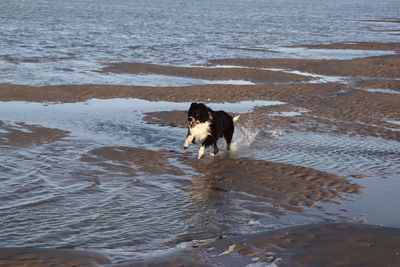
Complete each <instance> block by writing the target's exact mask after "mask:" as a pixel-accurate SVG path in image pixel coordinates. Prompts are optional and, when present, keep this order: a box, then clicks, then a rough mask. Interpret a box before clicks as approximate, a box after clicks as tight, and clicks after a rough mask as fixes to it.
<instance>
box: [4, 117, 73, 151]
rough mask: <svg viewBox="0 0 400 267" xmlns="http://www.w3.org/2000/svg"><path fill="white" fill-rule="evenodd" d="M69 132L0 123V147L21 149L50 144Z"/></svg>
mask: <svg viewBox="0 0 400 267" xmlns="http://www.w3.org/2000/svg"><path fill="white" fill-rule="evenodd" d="M68 134H69V132H67V131H63V130H60V129H51V128H45V127H42V126H39V125H29V124H25V123H22V122H19V123H16V124H13V125H11V124H8V123H4V122H2V121H0V145H1V146H10V147H21V146H30V145H42V144H46V143H52V142H55V141H58V140H60V139H63V138H64V137H66V136H68Z"/></svg>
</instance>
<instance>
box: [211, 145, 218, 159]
mask: <svg viewBox="0 0 400 267" xmlns="http://www.w3.org/2000/svg"><path fill="white" fill-rule="evenodd" d="M218 152H219V149H218V146H217V142H215V143H214V152H213V153H210V156H211V157H214V156H215V155H217V153H218Z"/></svg>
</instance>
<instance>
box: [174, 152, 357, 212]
mask: <svg viewBox="0 0 400 267" xmlns="http://www.w3.org/2000/svg"><path fill="white" fill-rule="evenodd" d="M181 161H182V162H183V163H184V164H187V165H189V166H192V167H193V168H194V169H195V170H197V171H198V172H199V173H200V174H201V175H199V176H198V177H194V178H192V183H193V185H194V186H195V187H196V188H197V189H198V190H199V191H198V192H197V195H201V194H202V193H204V194H207V192H209V189H210V188H212V189H213V190H218V191H228V192H229V191H235V192H245V193H248V194H251V195H254V196H261V197H264V198H267V199H268V200H269V201H270V203H272V204H273V205H274V206H276V207H282V208H285V209H289V210H294V211H301V210H302V208H301V207H302V206H313V205H314V204H315V202H326V201H331V200H333V199H336V198H339V197H340V196H341V195H342V194H343V193H359V192H360V189H361V186H360V185H357V184H353V183H351V182H349V181H348V180H347V179H346V178H345V177H339V176H336V175H333V174H329V173H325V172H321V171H318V170H315V169H311V168H306V167H299V166H294V165H290V164H283V163H274V162H268V161H264V160H255V159H250V158H237V159H212V160H203V161H199V160H194V159H193V158H190V157H189V158H182V159H181ZM205 197H206V196H205Z"/></svg>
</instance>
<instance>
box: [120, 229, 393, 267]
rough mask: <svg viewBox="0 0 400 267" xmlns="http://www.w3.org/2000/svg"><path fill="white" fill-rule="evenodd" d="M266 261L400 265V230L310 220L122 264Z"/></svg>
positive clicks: (234, 266)
mask: <svg viewBox="0 0 400 267" xmlns="http://www.w3.org/2000/svg"><path fill="white" fill-rule="evenodd" d="M193 260H196V261H194V262H193ZM268 263H269V264H275V265H270V266H279V267H289V266H290V267H306V266H349V267H350V266H354V267H358V266H366V267H375V266H399V265H400V230H399V229H394V228H384V227H379V226H372V225H364V224H350V223H337V224H332V223H321V224H311V225H304V226H296V227H289V228H284V229H279V230H275V231H270V232H263V233H257V234H249V235H241V236H238V237H232V238H227V239H220V240H217V241H214V242H210V243H208V244H206V245H202V246H200V247H199V248H193V249H187V250H184V251H180V252H177V253H174V254H170V255H164V256H160V257H152V258H150V259H147V260H140V261H133V262H131V263H126V264H125V265H124V266H141V267H146V266H163V267H166V266H168V267H170V266H171V267H178V266H226V267H227V266H229V267H239V266H240V267H242V266H249V267H250V266H268V265H267V264H268ZM191 264H193V265H191ZM251 264H253V265H251ZM262 264H263V265H262Z"/></svg>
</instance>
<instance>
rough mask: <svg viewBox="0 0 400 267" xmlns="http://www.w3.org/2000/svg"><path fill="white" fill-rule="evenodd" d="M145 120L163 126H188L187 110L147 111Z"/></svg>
mask: <svg viewBox="0 0 400 267" xmlns="http://www.w3.org/2000/svg"><path fill="white" fill-rule="evenodd" d="M143 120H144V121H145V122H146V123H150V124H158V125H162V126H171V127H180V128H186V127H187V126H188V124H187V111H183V110H172V111H160V112H146V113H145V116H144V118H143Z"/></svg>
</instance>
